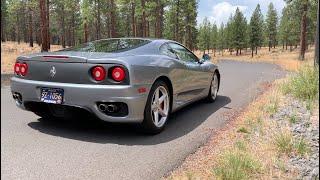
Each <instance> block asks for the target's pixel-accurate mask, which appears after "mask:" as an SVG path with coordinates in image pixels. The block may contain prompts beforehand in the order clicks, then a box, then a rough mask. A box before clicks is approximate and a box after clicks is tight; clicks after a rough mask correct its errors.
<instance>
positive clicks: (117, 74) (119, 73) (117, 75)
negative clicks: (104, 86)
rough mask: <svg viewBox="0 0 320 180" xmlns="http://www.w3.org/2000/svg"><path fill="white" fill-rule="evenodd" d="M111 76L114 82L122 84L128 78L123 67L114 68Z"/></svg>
mask: <svg viewBox="0 0 320 180" xmlns="http://www.w3.org/2000/svg"><path fill="white" fill-rule="evenodd" d="M111 76H112V79H113V80H115V81H118V82H120V81H123V80H124V78H125V77H126V71H125V70H124V68H123V67H114V68H113V69H112V73H111Z"/></svg>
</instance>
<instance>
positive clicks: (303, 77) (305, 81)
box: [282, 66, 319, 101]
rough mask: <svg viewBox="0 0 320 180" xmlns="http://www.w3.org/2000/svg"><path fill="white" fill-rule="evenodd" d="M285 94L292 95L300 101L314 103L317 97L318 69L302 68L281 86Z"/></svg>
mask: <svg viewBox="0 0 320 180" xmlns="http://www.w3.org/2000/svg"><path fill="white" fill-rule="evenodd" d="M282 90H283V92H284V93H285V94H289V93H290V94H292V95H294V96H295V97H297V98H299V99H302V100H306V101H307V100H311V101H314V100H316V99H318V97H319V68H318V67H317V68H314V67H311V66H304V67H302V68H300V69H299V71H298V72H297V74H294V75H292V76H291V77H290V79H289V80H288V81H287V82H286V83H284V84H283V86H282Z"/></svg>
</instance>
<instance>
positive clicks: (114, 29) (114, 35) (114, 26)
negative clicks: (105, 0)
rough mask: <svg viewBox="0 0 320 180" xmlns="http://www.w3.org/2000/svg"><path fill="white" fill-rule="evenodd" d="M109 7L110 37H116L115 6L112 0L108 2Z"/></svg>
mask: <svg viewBox="0 0 320 180" xmlns="http://www.w3.org/2000/svg"><path fill="white" fill-rule="evenodd" d="M110 5H111V11H110V18H111V27H110V28H111V37H112V38H114V37H117V32H116V12H115V10H116V5H115V3H114V0H111V1H110Z"/></svg>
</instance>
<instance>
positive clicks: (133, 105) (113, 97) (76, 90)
mask: <svg viewBox="0 0 320 180" xmlns="http://www.w3.org/2000/svg"><path fill="white" fill-rule="evenodd" d="M150 86H151V85H139V86H131V85H92V84H90V85H88V84H72V83H57V82H44V81H33V80H25V79H21V78H17V77H13V78H11V91H12V92H18V93H20V94H21V95H22V104H21V105H19V104H17V105H18V107H20V108H22V109H26V108H25V107H24V102H40V88H41V87H50V88H62V89H64V102H63V104H64V105H68V106H74V107H80V108H83V109H86V110H87V111H89V112H91V113H93V114H95V115H96V116H97V117H98V118H100V119H102V120H104V121H108V122H136V123H139V122H142V120H143V116H144V108H145V104H146V101H147V97H148V92H149V89H150ZM140 87H145V88H146V89H147V91H146V92H145V93H142V94H139V93H138V89H139V88H140ZM97 102H123V103H126V104H127V105H128V115H127V116H124V117H114V116H108V115H106V114H105V113H103V112H101V111H100V110H99V109H98V107H97Z"/></svg>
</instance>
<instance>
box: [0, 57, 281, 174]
mask: <svg viewBox="0 0 320 180" xmlns="http://www.w3.org/2000/svg"><path fill="white" fill-rule="evenodd" d="M219 66H220V70H221V75H222V83H221V91H220V96H219V97H218V99H217V101H216V102H215V103H214V104H207V103H204V102H197V103H195V104H192V105H190V106H188V107H186V108H184V109H182V110H180V111H178V112H176V113H175V114H173V116H172V118H171V120H170V121H169V122H168V125H167V128H166V129H165V131H164V132H163V133H161V134H159V135H156V136H145V135H142V134H139V132H138V131H137V128H135V127H133V126H129V125H119V124H106V123H103V124H102V123H99V122H94V123H92V122H93V120H86V121H81V122H77V121H76V120H74V121H64V122H62V121H58V122H55V121H54V122H48V121H45V120H42V119H39V117H38V116H36V115H34V114H32V113H30V112H27V111H22V110H19V109H18V108H16V107H15V104H14V101H13V100H12V98H11V94H10V89H9V87H2V88H1V177H2V178H3V179H148V180H150V179H159V178H160V177H162V176H163V175H165V174H166V173H168V172H170V170H172V169H173V168H175V167H177V166H178V165H179V164H181V162H182V161H183V160H184V158H185V157H186V156H187V155H188V154H190V153H192V152H194V151H195V150H196V149H197V147H199V146H200V145H202V144H203V143H205V142H206V140H207V138H208V137H209V135H210V132H211V131H212V130H215V129H219V128H221V127H223V126H224V125H225V124H226V123H227V122H228V121H229V120H230V118H227V117H229V116H228V115H229V114H232V113H234V112H236V111H238V110H240V109H241V108H242V107H244V106H245V105H247V104H248V103H249V102H250V101H251V100H252V99H253V98H254V97H256V95H257V94H258V93H259V92H260V91H261V87H263V86H260V85H261V83H264V82H270V81H272V80H274V79H276V78H279V77H281V76H283V75H284V74H285V73H284V72H283V71H281V70H280V69H279V68H278V67H277V66H275V65H270V64H250V63H240V62H234V61H224V62H222V63H220V64H219ZM259 87H260V88H259Z"/></svg>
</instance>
